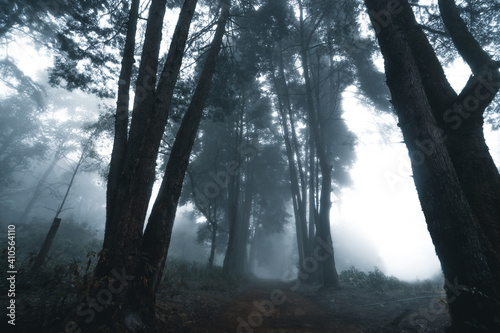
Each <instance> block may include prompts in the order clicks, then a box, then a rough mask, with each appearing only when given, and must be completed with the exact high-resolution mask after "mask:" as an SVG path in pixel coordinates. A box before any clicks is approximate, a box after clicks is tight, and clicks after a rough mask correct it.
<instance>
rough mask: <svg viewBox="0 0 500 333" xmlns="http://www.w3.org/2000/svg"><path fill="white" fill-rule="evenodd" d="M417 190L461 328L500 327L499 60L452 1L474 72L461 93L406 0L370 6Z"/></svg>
mask: <svg viewBox="0 0 500 333" xmlns="http://www.w3.org/2000/svg"><path fill="white" fill-rule="evenodd" d="M365 3H366V6H367V8H368V12H369V14H370V18H371V20H372V24H373V26H374V28H375V32H376V34H377V38H378V42H379V45H380V48H381V51H382V54H383V56H384V59H385V71H386V76H387V84H388V86H389V88H390V90H391V94H392V101H393V104H394V108H395V110H396V113H397V114H398V117H399V125H400V127H401V130H402V132H403V136H404V138H405V143H406V145H407V148H408V151H409V153H410V157H411V160H412V169H413V174H414V180H415V185H416V187H417V191H418V195H419V199H420V203H421V205H422V210H423V212H424V215H425V217H426V221H427V225H428V228H429V232H430V234H431V237H432V239H433V242H434V245H435V247H436V253H437V254H438V257H439V259H440V261H441V266H442V268H443V272H444V275H445V278H446V279H447V283H446V286H445V289H446V292H447V296H448V304H449V308H450V315H451V318H452V326H451V330H452V331H453V332H483V331H490V332H493V331H498V330H499V329H500V306H499V304H500V303H499V300H500V285H499V281H500V224H499V221H500V175H499V173H498V169H497V168H496V166H495V164H494V163H493V160H492V158H491V156H490V154H489V152H488V147H487V146H486V143H485V140H484V135H483V114H484V111H485V109H486V107H488V105H490V103H491V102H492V100H493V99H494V98H495V95H496V94H497V92H498V89H499V88H500V84H499V82H500V73H499V71H498V68H499V63H498V62H497V61H494V60H493V59H492V58H491V56H490V55H489V54H488V53H487V52H486V51H485V50H484V49H483V47H482V46H481V44H480V43H479V42H478V41H477V40H476V39H475V38H474V36H473V35H472V34H471V33H470V31H469V29H468V28H467V25H466V23H465V22H464V20H463V19H462V17H461V16H460V12H459V10H458V8H457V6H456V5H455V2H454V1H453V0H440V1H439V7H440V15H441V18H442V20H443V22H444V25H445V27H446V30H447V35H449V37H450V38H451V40H452V42H453V44H454V46H455V48H456V50H457V51H458V53H459V54H460V56H461V57H462V58H463V59H464V60H465V61H466V62H467V63H468V65H469V67H470V68H471V71H472V73H473V75H472V76H471V77H470V79H469V81H468V82H467V84H466V85H465V87H464V88H463V90H462V91H461V92H460V93H459V94H457V93H456V92H455V91H454V90H453V89H452V88H451V86H450V84H449V82H448V80H447V79H446V77H445V75H444V71H443V68H442V65H441V64H440V62H439V60H438V58H437V57H436V53H435V51H434V49H433V48H432V46H431V44H430V43H429V41H428V39H427V37H426V35H425V34H424V32H423V30H422V28H421V26H420V25H419V24H418V23H417V22H416V20H415V17H414V14H413V12H412V9H411V7H410V5H409V3H408V2H407V1H400V2H397V3H395V2H391V1H378V0H373V1H372V0H366V1H365Z"/></svg>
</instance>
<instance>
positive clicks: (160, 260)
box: [136, 0, 231, 320]
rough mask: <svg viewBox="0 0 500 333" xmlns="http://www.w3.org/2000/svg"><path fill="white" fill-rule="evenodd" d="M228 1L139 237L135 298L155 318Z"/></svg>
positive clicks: (223, 5)
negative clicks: (175, 222) (176, 218)
mask: <svg viewBox="0 0 500 333" xmlns="http://www.w3.org/2000/svg"><path fill="white" fill-rule="evenodd" d="M230 6H231V4H230V1H229V0H222V8H221V13H220V16H219V19H218V22H217V29H216V32H215V35H214V38H213V41H212V44H211V46H210V50H209V51H208V54H207V58H206V61H205V64H204V66H203V69H202V72H201V74H200V78H199V80H198V84H197V86H196V89H195V92H194V95H193V97H192V100H191V103H190V104H189V107H188V109H187V111H186V114H185V115H184V117H183V119H182V122H181V125H180V128H179V130H178V132H177V135H176V138H175V141H174V144H173V146H172V150H171V153H170V158H169V160H168V163H167V167H166V170H165V174H164V177H163V180H162V184H161V187H160V190H159V192H158V197H157V198H156V200H155V203H154V205H153V208H152V211H151V215H150V217H149V220H148V224H147V227H146V230H145V231H144V236H143V239H142V256H143V258H144V259H143V264H142V266H141V267H140V269H139V270H138V271H137V275H139V276H140V278H139V279H138V280H137V281H139V284H140V288H139V292H138V293H136V297H137V298H138V300H139V301H140V302H144V305H145V306H146V307H145V308H143V307H141V308H143V309H145V310H144V311H145V312H146V314H145V317H146V318H151V319H150V320H154V318H155V316H154V309H155V302H156V293H157V291H158V288H159V286H160V283H161V279H162V275H163V269H164V267H165V259H166V257H167V253H168V247H169V244H170V237H171V234H172V227H173V223H174V218H175V213H176V210H177V204H178V201H179V197H180V194H181V189H182V183H183V180H184V176H185V173H186V170H187V166H188V164H189V158H190V155H191V150H192V147H193V144H194V141H195V138H196V135H197V132H198V127H199V124H200V121H201V118H202V114H203V108H204V105H205V101H206V99H207V97H208V93H209V90H210V82H211V80H212V76H213V74H214V73H215V68H216V64H217V59H218V56H219V51H220V49H221V47H222V40H223V37H224V32H225V26H226V22H227V20H228V18H229V10H230Z"/></svg>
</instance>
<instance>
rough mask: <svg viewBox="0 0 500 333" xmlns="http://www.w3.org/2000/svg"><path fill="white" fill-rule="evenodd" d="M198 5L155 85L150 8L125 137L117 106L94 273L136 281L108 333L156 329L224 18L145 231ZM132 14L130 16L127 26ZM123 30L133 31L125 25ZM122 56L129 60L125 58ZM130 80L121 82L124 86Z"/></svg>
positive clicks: (158, 2)
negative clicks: (158, 304)
mask: <svg viewBox="0 0 500 333" xmlns="http://www.w3.org/2000/svg"><path fill="white" fill-rule="evenodd" d="M196 4H197V1H196V0H186V1H185V2H184V4H183V6H182V9H181V11H180V14H179V20H178V22H177V26H176V29H175V31H174V35H173V37H172V42H171V44H170V49H169V52H168V55H167V58H166V61H165V64H164V66H163V69H162V71H161V74H160V76H159V78H157V71H158V63H159V47H160V41H161V27H162V23H163V18H164V14H165V7H166V1H165V0H153V1H152V2H151V6H150V9H149V16H148V21H147V27H146V32H145V38H144V46H143V51H142V56H141V64H140V67H139V72H138V76H137V84H136V88H135V90H136V93H135V101H134V106H133V110H132V118H131V121H130V130H128V128H127V124H128V120H127V121H126V120H125V119H127V116H128V112H126V110H127V109H126V108H125V107H124V106H125V105H124V104H123V103H126V99H125V98H123V99H119V101H118V103H119V104H118V108H117V114H116V119H117V121H116V124H115V130H116V132H118V133H120V134H116V136H115V143H114V148H113V153H112V157H111V167H110V175H109V180H108V191H107V217H106V231H105V238H104V243H103V250H102V251H101V256H100V259H99V262H98V265H97V267H96V272H95V273H96V277H97V278H98V279H100V280H101V281H102V282H103V283H104V284H106V283H112V282H113V276H114V275H113V272H116V271H120V272H126V273H127V274H128V276H131V274H134V276H135V278H134V280H133V281H132V283H130V284H128V283H127V285H126V286H124V290H123V291H122V292H121V293H120V296H119V298H120V299H119V301H118V304H117V305H116V306H113V307H110V308H109V309H108V310H107V313H108V314H109V315H110V316H113V317H114V316H115V315H117V316H118V317H117V318H118V320H116V319H115V320H114V324H113V329H114V330H119V331H121V332H127V331H134V330H136V329H139V328H142V329H145V330H146V329H149V330H154V327H155V325H156V315H155V302H156V293H157V291H158V288H159V286H160V283H161V280H162V274H163V268H164V265H165V259H166V256H167V252H168V246H169V242H170V236H171V232H172V226H173V222H174V218H175V213H176V209H177V204H178V200H179V197H180V193H181V188H182V183H183V180H184V175H185V172H186V169H187V166H188V163H189V157H190V155H191V149H192V147H193V143H194V140H195V138H196V134H197V130H198V126H199V123H200V120H201V116H202V112H203V108H204V104H205V100H206V98H207V95H208V92H209V89H210V82H211V78H212V76H213V73H214V72H215V66H216V63H217V58H218V55H219V51H220V49H221V46H222V41H223V37H224V32H225V26H226V22H227V20H228V17H229V10H230V2H229V1H222V2H221V4H220V15H219V19H218V21H217V28H216V31H215V34H214V38H213V41H212V43H211V45H210V47H209V50H208V53H207V55H206V59H205V62H204V65H203V68H202V70H201V73H200V75H199V79H198V83H197V86H196V89H195V91H194V94H193V97H192V99H191V102H190V104H189V106H188V108H187V110H186V112H185V114H184V116H183V118H182V122H181V125H180V127H179V130H178V131H177V134H176V139H175V141H174V143H173V146H172V150H171V153H170V156H169V160H168V162H167V165H166V169H165V172H164V176H163V180H162V184H161V187H160V190H159V193H158V196H157V198H156V200H155V202H154V204H153V208H152V211H151V214H150V216H149V219H148V223H147V225H146V228H145V230H144V224H145V219H146V212H147V208H148V204H149V200H150V196H151V192H152V186H153V182H154V180H155V163H156V160H157V155H158V150H159V146H160V142H161V139H162V136H163V133H164V131H165V126H166V123H167V120H168V110H169V107H170V102H171V100H172V95H173V90H174V86H175V83H176V81H177V76H178V73H179V71H180V67H181V64H182V59H183V55H184V49H185V45H186V40H187V36H188V32H189V27H190V24H191V20H192V17H193V15H194V10H195V7H196ZM134 15H135V13H134V12H131V14H130V17H129V20H130V21H132V20H133V19H134V17H133V16H134ZM129 28H131V29H134V28H135V27H133V24H130V25H129ZM128 37H129V38H130V39H129V40H127V41H126V43H125V45H129V43H130V44H132V43H133V41H132V40H131V39H132V34H128ZM127 56H130V54H129V53H127ZM131 61H132V60H131V59H130V58H128V59H124V62H123V64H129V63H130V62H131ZM125 67H126V66H125V65H124V67H123V68H125ZM122 70H125V69H122ZM126 76H127V75H126ZM130 81H131V78H130V77H128V76H127V77H126V78H125V82H126V83H128V82H130ZM126 83H125V85H126ZM121 89H123V92H125V91H126V89H125V88H121ZM143 230H144V233H143Z"/></svg>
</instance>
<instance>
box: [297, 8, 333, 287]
mask: <svg viewBox="0 0 500 333" xmlns="http://www.w3.org/2000/svg"><path fill="white" fill-rule="evenodd" d="M299 8H300V32H301V43H300V57H301V64H302V69H303V76H304V81H305V86H306V100H307V114H308V116H309V131H310V134H309V137H310V138H309V140H310V142H311V151H310V154H311V155H312V156H317V158H318V162H317V163H319V167H320V170H321V176H322V187H321V198H320V204H321V206H320V214H319V215H320V216H319V219H317V220H316V215H315V213H316V207H315V206H316V205H315V201H316V200H315V195H314V189H315V187H316V186H318V184H316V182H315V181H314V172H313V169H314V164H315V163H316V162H315V161H312V160H311V163H310V164H311V165H310V168H311V170H310V174H311V178H312V180H311V185H310V186H309V191H310V199H309V200H310V204H309V207H310V219H314V220H315V225H316V238H315V241H316V242H320V243H321V244H322V247H323V248H324V250H325V251H327V254H326V255H325V256H324V257H323V258H324V260H322V261H320V267H321V274H322V277H323V281H322V282H323V284H324V285H325V286H327V287H334V288H338V287H340V284H339V278H338V275H337V269H336V267H335V259H334V258H333V255H334V253H333V243H332V236H331V230H330V215H329V214H330V208H331V200H330V196H331V186H332V185H331V182H332V179H331V169H332V166H331V165H330V164H329V161H328V156H327V154H326V148H325V144H324V142H323V137H322V135H321V125H320V123H319V122H318V112H317V109H316V108H315V105H314V97H313V84H312V82H311V76H310V71H309V60H308V58H309V57H308V43H309V41H308V40H306V37H305V30H304V18H303V8H302V1H300V0H299ZM318 89H319V87H318ZM316 102H317V103H318V102H319V101H316ZM313 160H315V158H313ZM326 182H328V184H326ZM311 186H312V187H311ZM311 192H312V193H311ZM312 207H314V209H312ZM323 242H324V243H323ZM316 248H317V247H316Z"/></svg>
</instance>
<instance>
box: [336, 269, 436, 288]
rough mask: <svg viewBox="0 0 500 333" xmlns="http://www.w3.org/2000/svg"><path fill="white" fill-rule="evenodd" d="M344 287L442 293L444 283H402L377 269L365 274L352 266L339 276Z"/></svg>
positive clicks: (431, 281) (433, 280)
mask: <svg viewBox="0 0 500 333" xmlns="http://www.w3.org/2000/svg"><path fill="white" fill-rule="evenodd" d="M339 278H340V282H341V284H342V286H343V287H353V288H363V289H370V290H375V291H384V292H385V291H390V290H407V291H411V292H424V291H426V292H433V291H442V289H443V285H444V282H443V280H442V278H438V277H435V278H432V279H426V280H423V281H414V282H407V281H401V280H399V279H398V278H396V277H394V276H387V275H385V274H384V273H383V272H382V271H381V270H380V269H378V268H377V267H375V268H374V270H373V271H370V272H363V271H360V270H358V269H357V268H355V267H354V266H351V267H350V268H349V269H348V270H345V271H342V272H341V273H340V274H339Z"/></svg>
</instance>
